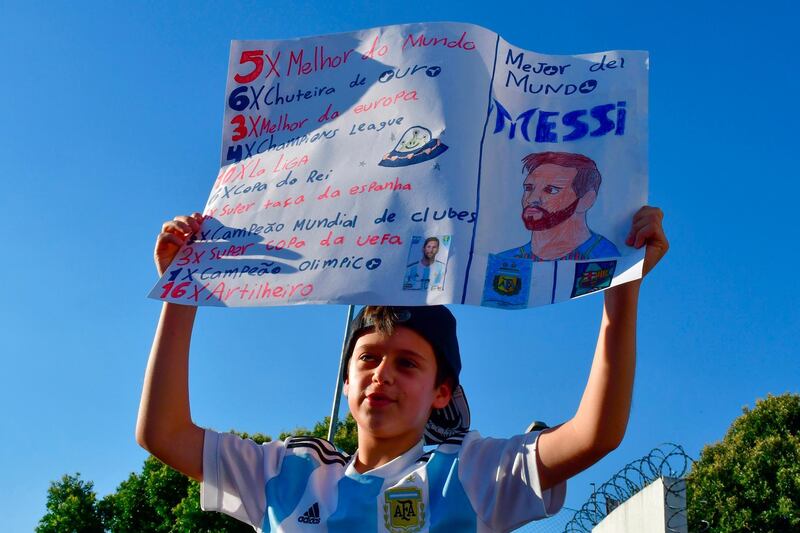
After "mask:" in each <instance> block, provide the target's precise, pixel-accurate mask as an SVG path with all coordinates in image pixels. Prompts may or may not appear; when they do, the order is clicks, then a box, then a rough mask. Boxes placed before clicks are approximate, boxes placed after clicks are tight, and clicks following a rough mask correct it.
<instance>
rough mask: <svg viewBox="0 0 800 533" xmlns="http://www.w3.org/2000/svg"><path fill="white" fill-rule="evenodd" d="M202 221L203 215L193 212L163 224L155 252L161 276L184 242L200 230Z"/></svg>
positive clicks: (154, 255) (154, 256)
mask: <svg viewBox="0 0 800 533" xmlns="http://www.w3.org/2000/svg"><path fill="white" fill-rule="evenodd" d="M202 223H203V215H201V214H200V213H192V214H191V215H189V216H186V215H181V216H177V217H175V218H173V219H172V220H170V221H167V222H164V225H163V226H161V233H159V234H158V238H157V239H156V249H155V251H154V252H153V258H154V259H155V262H156V270H158V275H159V276H163V275H164V271H165V270H167V267H169V265H170V263H172V260H173V259H174V258H175V254H177V253H178V250H180V248H181V246H183V243H185V242H186V240H187V239H189V238H190V237H191V236H192V235H194V234H195V232H197V231H200V225H201V224H202Z"/></svg>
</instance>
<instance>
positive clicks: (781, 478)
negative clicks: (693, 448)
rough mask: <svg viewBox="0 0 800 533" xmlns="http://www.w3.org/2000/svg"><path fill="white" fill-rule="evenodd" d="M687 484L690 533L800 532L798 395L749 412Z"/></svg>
mask: <svg viewBox="0 0 800 533" xmlns="http://www.w3.org/2000/svg"><path fill="white" fill-rule="evenodd" d="M686 481H687V507H688V515H689V528H690V530H691V531H701V530H702V528H703V527H704V526H703V522H707V523H708V525H709V526H710V531H714V532H720V533H727V532H737V533H738V532H746V531H752V532H758V533H770V532H775V533H779V532H780V533H783V532H787V531H800V395H797V394H783V395H780V396H771V395H768V396H767V398H766V399H763V400H757V401H756V406H755V408H754V409H752V410H750V409H748V408H747V407H745V408H744V409H743V414H742V416H740V417H739V418H737V419H736V420H735V421H734V422H733V424H732V425H731V427H730V428H729V429H728V432H727V434H726V435H725V437H724V438H723V439H722V441H721V442H718V443H716V444H712V445H709V446H706V447H705V448H703V451H702V453H701V455H700V459H699V460H698V461H697V462H696V463H695V464H694V466H693V467H692V471H691V473H690V474H689V476H688V477H687V480H686Z"/></svg>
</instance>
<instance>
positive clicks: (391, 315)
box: [344, 237, 455, 387]
mask: <svg viewBox="0 0 800 533" xmlns="http://www.w3.org/2000/svg"><path fill="white" fill-rule="evenodd" d="M433 238H434V239H435V238H436V237H433ZM437 241H438V239H437ZM364 318H365V319H367V320H368V321H369V322H371V323H372V327H373V331H374V332H376V333H380V334H382V335H385V336H387V337H388V336H390V335H392V334H393V333H394V329H395V328H396V327H397V326H402V325H403V323H402V321H401V320H400V319H399V318H398V316H397V314H396V313H395V310H394V308H393V307H391V306H386V305H368V306H366V307H365V308H364ZM423 338H424V337H423ZM426 341H427V339H426ZM429 344H430V342H429ZM354 349H355V339H354V340H353V345H352V346H351V347H350V353H349V354H347V365H345V368H344V376H345V377H347V370H348V366H349V364H350V357H351V356H352V355H353V350H354ZM433 354H434V355H435V356H436V379H435V381H434V386H436V387H438V386H439V385H441V384H442V383H444V382H445V381H447V380H448V379H450V380H451V382H452V383H455V379H454V377H455V376H454V373H453V370H452V369H451V368H450V365H449V364H448V362H447V360H445V358H444V357H443V356H442V355H441V354H440V353H439V352H437V351H436V350H434V351H433Z"/></svg>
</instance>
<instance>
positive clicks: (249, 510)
mask: <svg viewBox="0 0 800 533" xmlns="http://www.w3.org/2000/svg"><path fill="white" fill-rule="evenodd" d="M285 453H286V448H285V446H284V443H283V442H282V441H273V442H268V443H265V444H256V443H255V442H253V441H252V440H250V439H243V438H241V437H238V436H236V435H233V434H230V433H217V432H216V431H213V430H210V429H206V430H205V437H204V440H203V482H202V484H201V489H200V506H201V508H202V509H203V510H204V511H219V512H221V513H225V514H227V515H230V516H232V517H234V518H236V519H237V520H241V521H242V522H245V523H247V524H250V525H251V526H253V527H261V525H262V523H263V521H264V513H265V512H266V505H267V504H266V494H265V490H266V489H265V486H266V482H267V481H268V480H270V479H272V478H273V477H275V476H276V475H277V474H278V470H279V468H280V464H281V461H282V460H283V456H284V455H285Z"/></svg>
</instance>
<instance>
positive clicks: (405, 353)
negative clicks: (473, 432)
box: [344, 326, 451, 440]
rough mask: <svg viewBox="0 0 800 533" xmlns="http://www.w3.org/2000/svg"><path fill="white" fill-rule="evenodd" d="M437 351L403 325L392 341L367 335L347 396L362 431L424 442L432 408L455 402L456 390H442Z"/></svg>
mask: <svg viewBox="0 0 800 533" xmlns="http://www.w3.org/2000/svg"><path fill="white" fill-rule="evenodd" d="M435 381H436V356H435V355H434V352H433V347H431V345H430V343H428V341H426V340H425V339H424V338H423V337H422V336H420V335H419V334H418V333H416V332H415V331H413V330H411V329H408V328H405V327H402V326H398V327H395V329H394V333H393V334H392V335H391V336H389V337H386V336H384V335H382V334H379V333H367V334H365V335H362V336H361V337H359V338H358V340H357V341H356V345H355V348H354V349H353V355H352V357H350V362H349V364H348V373H347V379H346V380H345V382H344V387H345V388H344V391H345V394H346V395H347V403H348V405H349V407H350V412H351V413H353V417H354V418H355V420H356V423H357V424H358V429H359V431H367V432H369V433H371V434H373V435H374V436H375V437H377V438H398V439H402V438H406V439H411V438H412V437H413V438H415V439H417V440H418V439H419V438H421V437H422V433H423V431H424V429H425V424H426V422H427V421H428V417H429V415H430V411H431V408H437V409H438V408H442V407H444V406H446V405H447V403H448V402H449V401H450V393H451V391H450V385H449V383H447V382H445V383H443V384H441V385H439V386H438V387H437V386H435V385H434V383H435Z"/></svg>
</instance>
